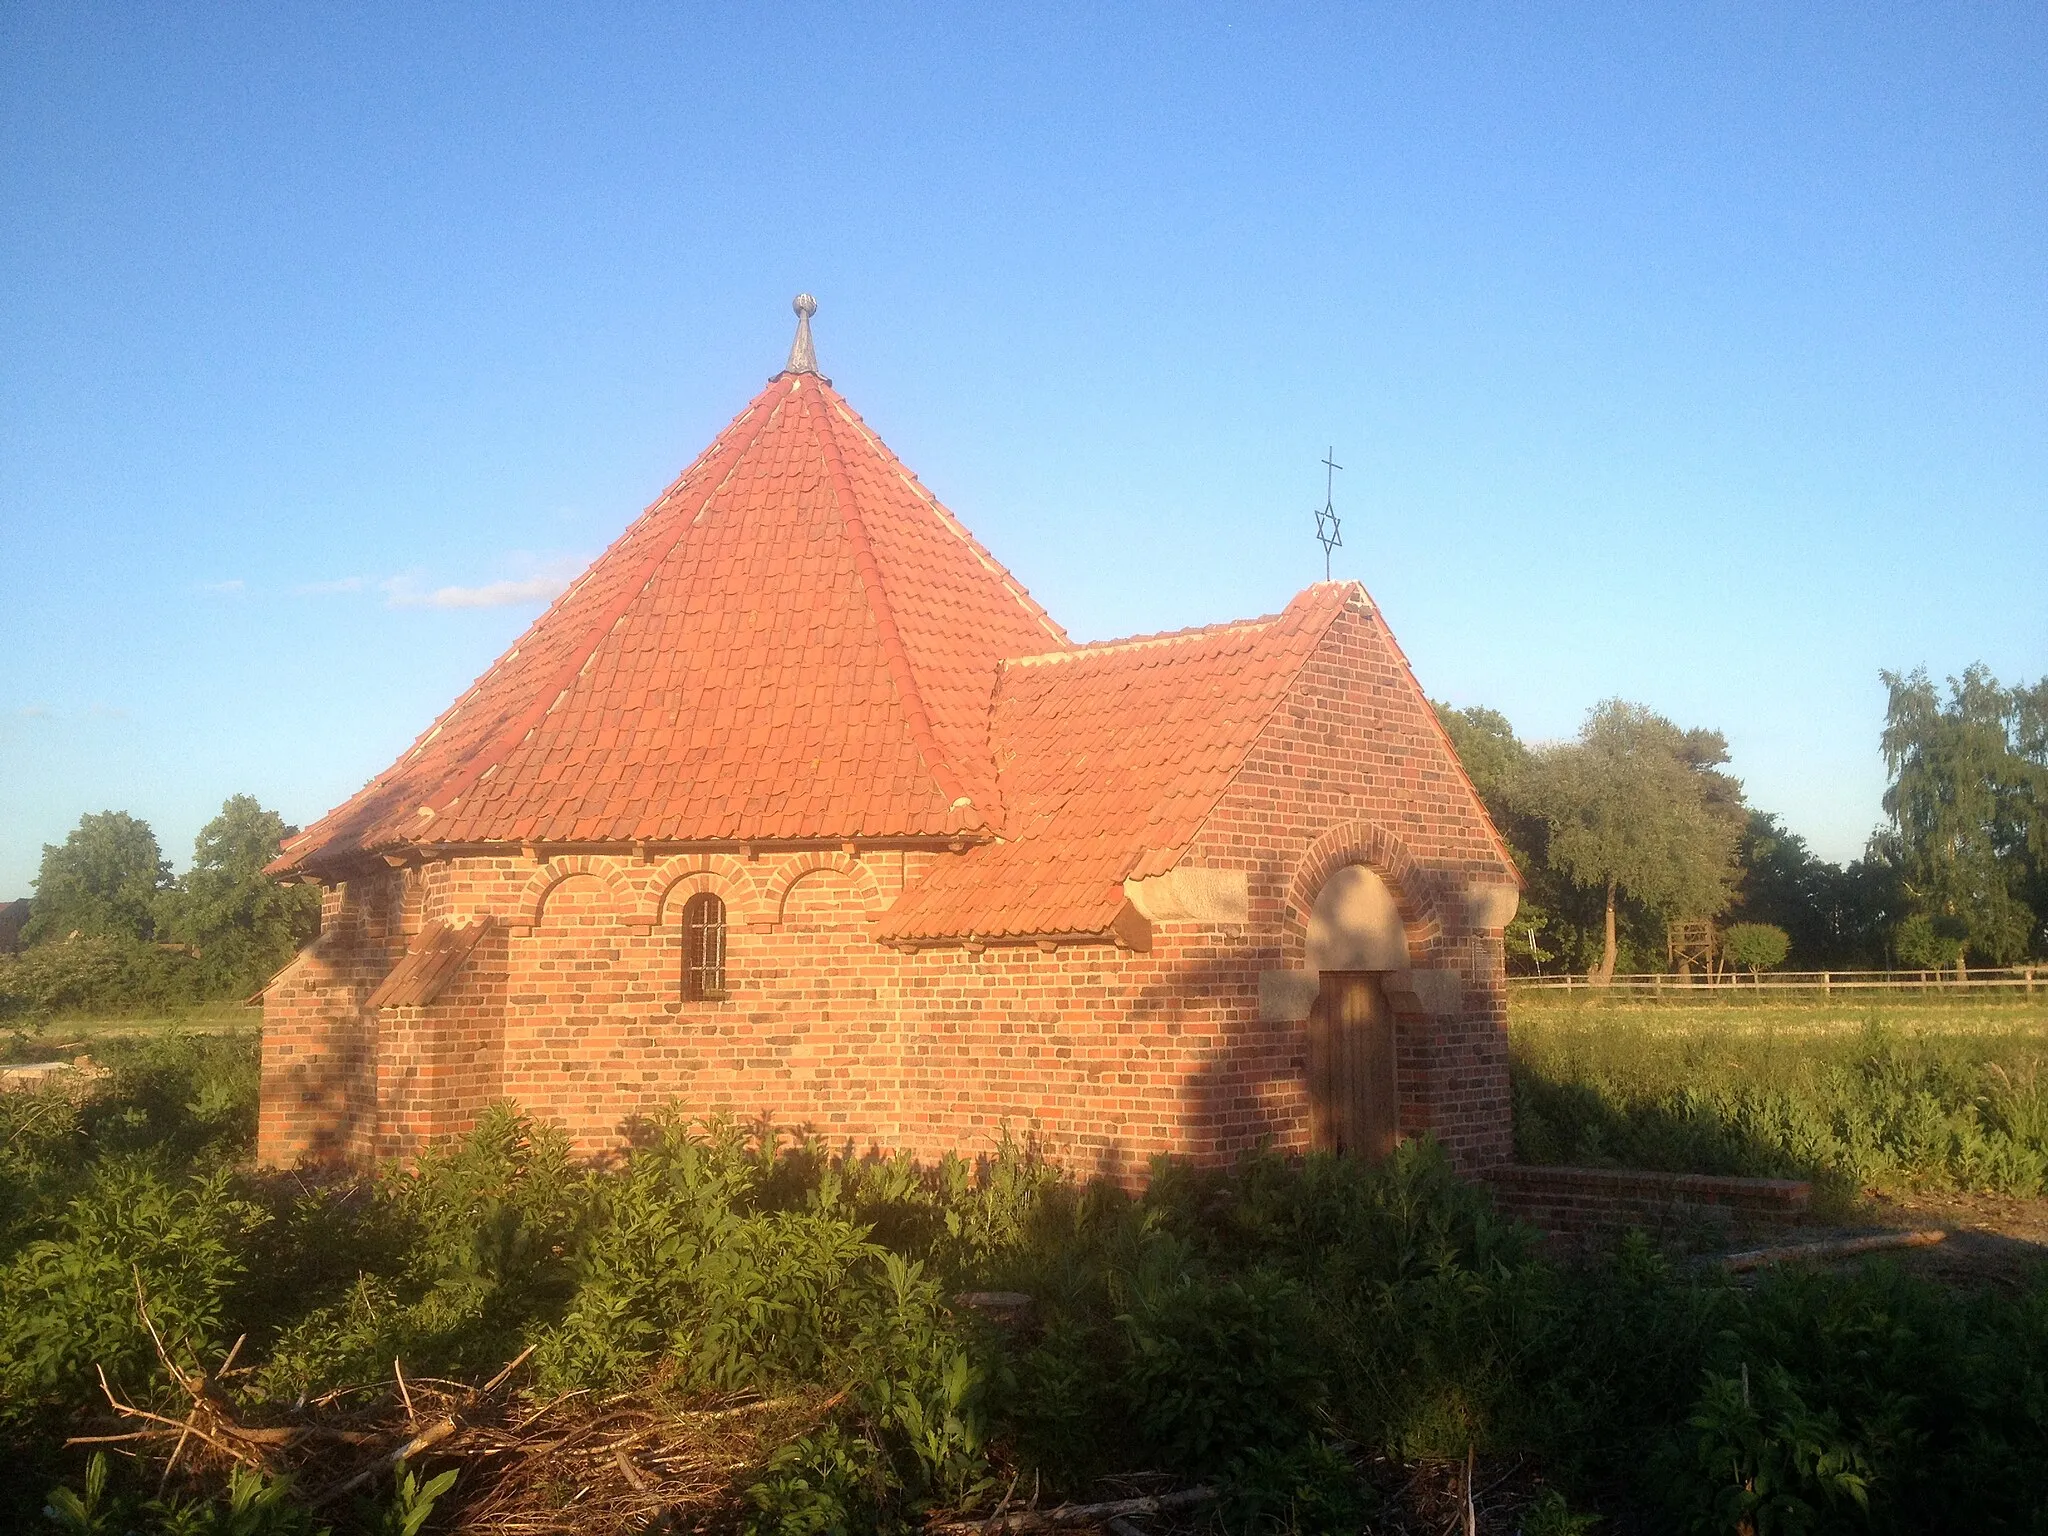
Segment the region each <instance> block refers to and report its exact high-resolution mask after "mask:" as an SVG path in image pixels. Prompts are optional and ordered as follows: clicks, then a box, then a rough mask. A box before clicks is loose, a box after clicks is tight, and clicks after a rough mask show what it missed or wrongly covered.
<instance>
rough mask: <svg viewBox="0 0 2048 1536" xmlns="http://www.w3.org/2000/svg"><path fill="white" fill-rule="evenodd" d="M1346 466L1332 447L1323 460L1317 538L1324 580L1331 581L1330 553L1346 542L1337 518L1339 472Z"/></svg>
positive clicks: (1341, 525) (1317, 515)
mask: <svg viewBox="0 0 2048 1536" xmlns="http://www.w3.org/2000/svg"><path fill="white" fill-rule="evenodd" d="M1343 467H1344V466H1343V465H1342V464H1339V463H1338V462H1337V450H1336V448H1335V447H1332V448H1331V449H1330V451H1329V453H1328V454H1326V455H1325V456H1324V458H1323V468H1324V471H1325V473H1324V475H1323V505H1322V507H1321V509H1320V510H1319V511H1317V513H1316V538H1317V540H1318V541H1319V542H1320V543H1321V544H1322V546H1323V580H1325V581H1328V580H1329V579H1330V551H1331V550H1333V549H1336V548H1338V547H1339V546H1340V545H1342V544H1343V542H1344V535H1343V533H1342V532H1341V531H1340V530H1341V529H1342V528H1343V526H1344V525H1343V523H1342V521H1341V520H1340V519H1339V518H1338V516H1337V500H1336V495H1337V471H1338V470H1340V469H1342V468H1343Z"/></svg>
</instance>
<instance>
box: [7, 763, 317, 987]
mask: <svg viewBox="0 0 2048 1536" xmlns="http://www.w3.org/2000/svg"><path fill="white" fill-rule="evenodd" d="M297 830H298V829H297V828H296V827H288V826H286V825H285V823H284V819H283V818H282V817H280V816H279V815H278V814H277V813H276V812H275V811H270V810H266V809H264V807H263V806H262V805H261V804H259V803H258V802H257V800H256V798H255V797H254V796H252V795H235V796H233V797H232V798H230V799H229V800H228V801H227V802H226V803H225V804H223V805H222V806H221V810H220V814H219V815H218V816H216V817H214V818H213V820H211V821H209V822H208V823H207V824H206V825H205V827H204V828H202V829H201V830H200V833H199V836H198V838H197V839H196V840H195V841H194V843H193V848H192V865H191V868H190V869H188V870H187V871H186V872H185V873H184V874H183V875H182V876H179V877H177V878H175V879H174V878H173V877H172V874H171V865H170V861H169V860H168V859H166V858H165V857H164V856H163V850H162V849H161V848H160V847H159V846H158V843H157V838H156V833H155V832H154V831H152V830H151V829H150V825H149V823H148V822H146V821H142V820H140V819H138V818H137V817H134V816H131V815H129V814H128V813H127V812H126V811H101V812H98V813H95V814H89V815H86V816H82V817H80V818H79V822H78V825H77V826H76V827H74V828H73V829H72V831H71V833H70V835H69V836H67V837H66V838H65V839H64V841H63V842H62V843H45V844H44V845H43V859H42V866H41V869H40V872H39V873H38V874H37V876H36V883H35V895H34V897H33V898H32V900H31V902H30V905H29V918H28V922H27V924H26V925H25V926H24V927H23V929H22V939H23V942H24V943H25V945H26V946H27V947H26V949H25V950H24V951H23V953H22V954H21V955H19V956H17V957H14V958H12V959H4V960H0V1018H12V1019H16V1020H20V1019H34V1018H37V1017H40V1016H45V1015H49V1014H61V1013H84V1012H120V1011H127V1010H134V1009H166V1008H177V1007H181V1006H186V1005H189V1004H193V1003H199V1002H205V1001H208V1000H212V999H220V998H238V997H246V996H248V995H249V994H250V993H251V992H253V991H255V990H256V988H258V987H260V986H261V985H262V984H263V983H264V982H265V981H267V980H268V979H269V978H270V977H271V976H272V975H274V974H275V973H276V972H277V970H278V969H279V968H280V967H281V966H283V965H284V964H285V962H286V961H288V960H289V959H291V957H292V955H293V953H294V952H296V951H297V949H298V948H299V946H300V945H302V944H304V943H306V942H307V941H308V940H310V939H311V938H312V937H313V936H314V934H316V933H317V932H318V931H319V926H320V892H319V890H318V888H316V887H313V886H305V885H280V884H279V883H278V882H277V881H275V880H273V879H271V878H270V877H269V876H268V875H266V874H264V873H263V869H264V866H265V865H267V864H268V863H270V861H271V860H272V859H274V858H276V857H277V852H278V848H279V846H280V845H281V844H282V843H283V841H284V839H285V838H287V837H289V836H291V835H292V834H293V833H295V832H296V831H297Z"/></svg>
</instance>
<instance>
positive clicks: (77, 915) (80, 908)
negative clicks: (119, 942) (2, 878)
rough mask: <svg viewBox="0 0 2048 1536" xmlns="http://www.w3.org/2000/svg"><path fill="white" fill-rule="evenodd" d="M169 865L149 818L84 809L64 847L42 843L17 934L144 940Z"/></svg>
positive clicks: (34, 938)
mask: <svg viewBox="0 0 2048 1536" xmlns="http://www.w3.org/2000/svg"><path fill="white" fill-rule="evenodd" d="M170 879H171V866H170V862H169V861H168V860H167V859H165V858H164V856H163V851H162V850H161V849H160V848H158V847H157V841H156V834H155V833H154V832H152V831H151V830H150V829H149V823H148V822H146V821H138V820H136V819H135V818H134V817H133V816H130V815H129V814H128V813H127V812H126V811H101V812H100V813H99V814H98V815H96V816H95V815H85V816H81V817H79V819H78V825H77V826H76V827H74V828H73V829H72V831H71V835H70V836H68V837H66V838H65V839H64V842H63V845H62V846H61V847H60V846H56V845H54V844H50V843H45V844H43V864H42V869H41V872H40V873H38V874H37V876H36V894H35V898H34V902H33V904H32V905H31V907H30V908H29V920H28V924H27V926H26V927H25V928H24V929H23V930H22V937H23V938H24V939H26V940H27V941H28V942H29V943H30V944H40V943H43V942H44V941H46V940H49V939H63V938H68V937H70V936H71V935H72V934H74V933H76V934H80V935H82V936H83V937H86V938H112V939H147V938H149V937H150V936H151V935H152V933H153V932H154V930H155V913H156V901H157V893H158V892H160V891H161V890H162V889H163V888H164V887H165V886H166V885H168V884H169V883H170Z"/></svg>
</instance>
